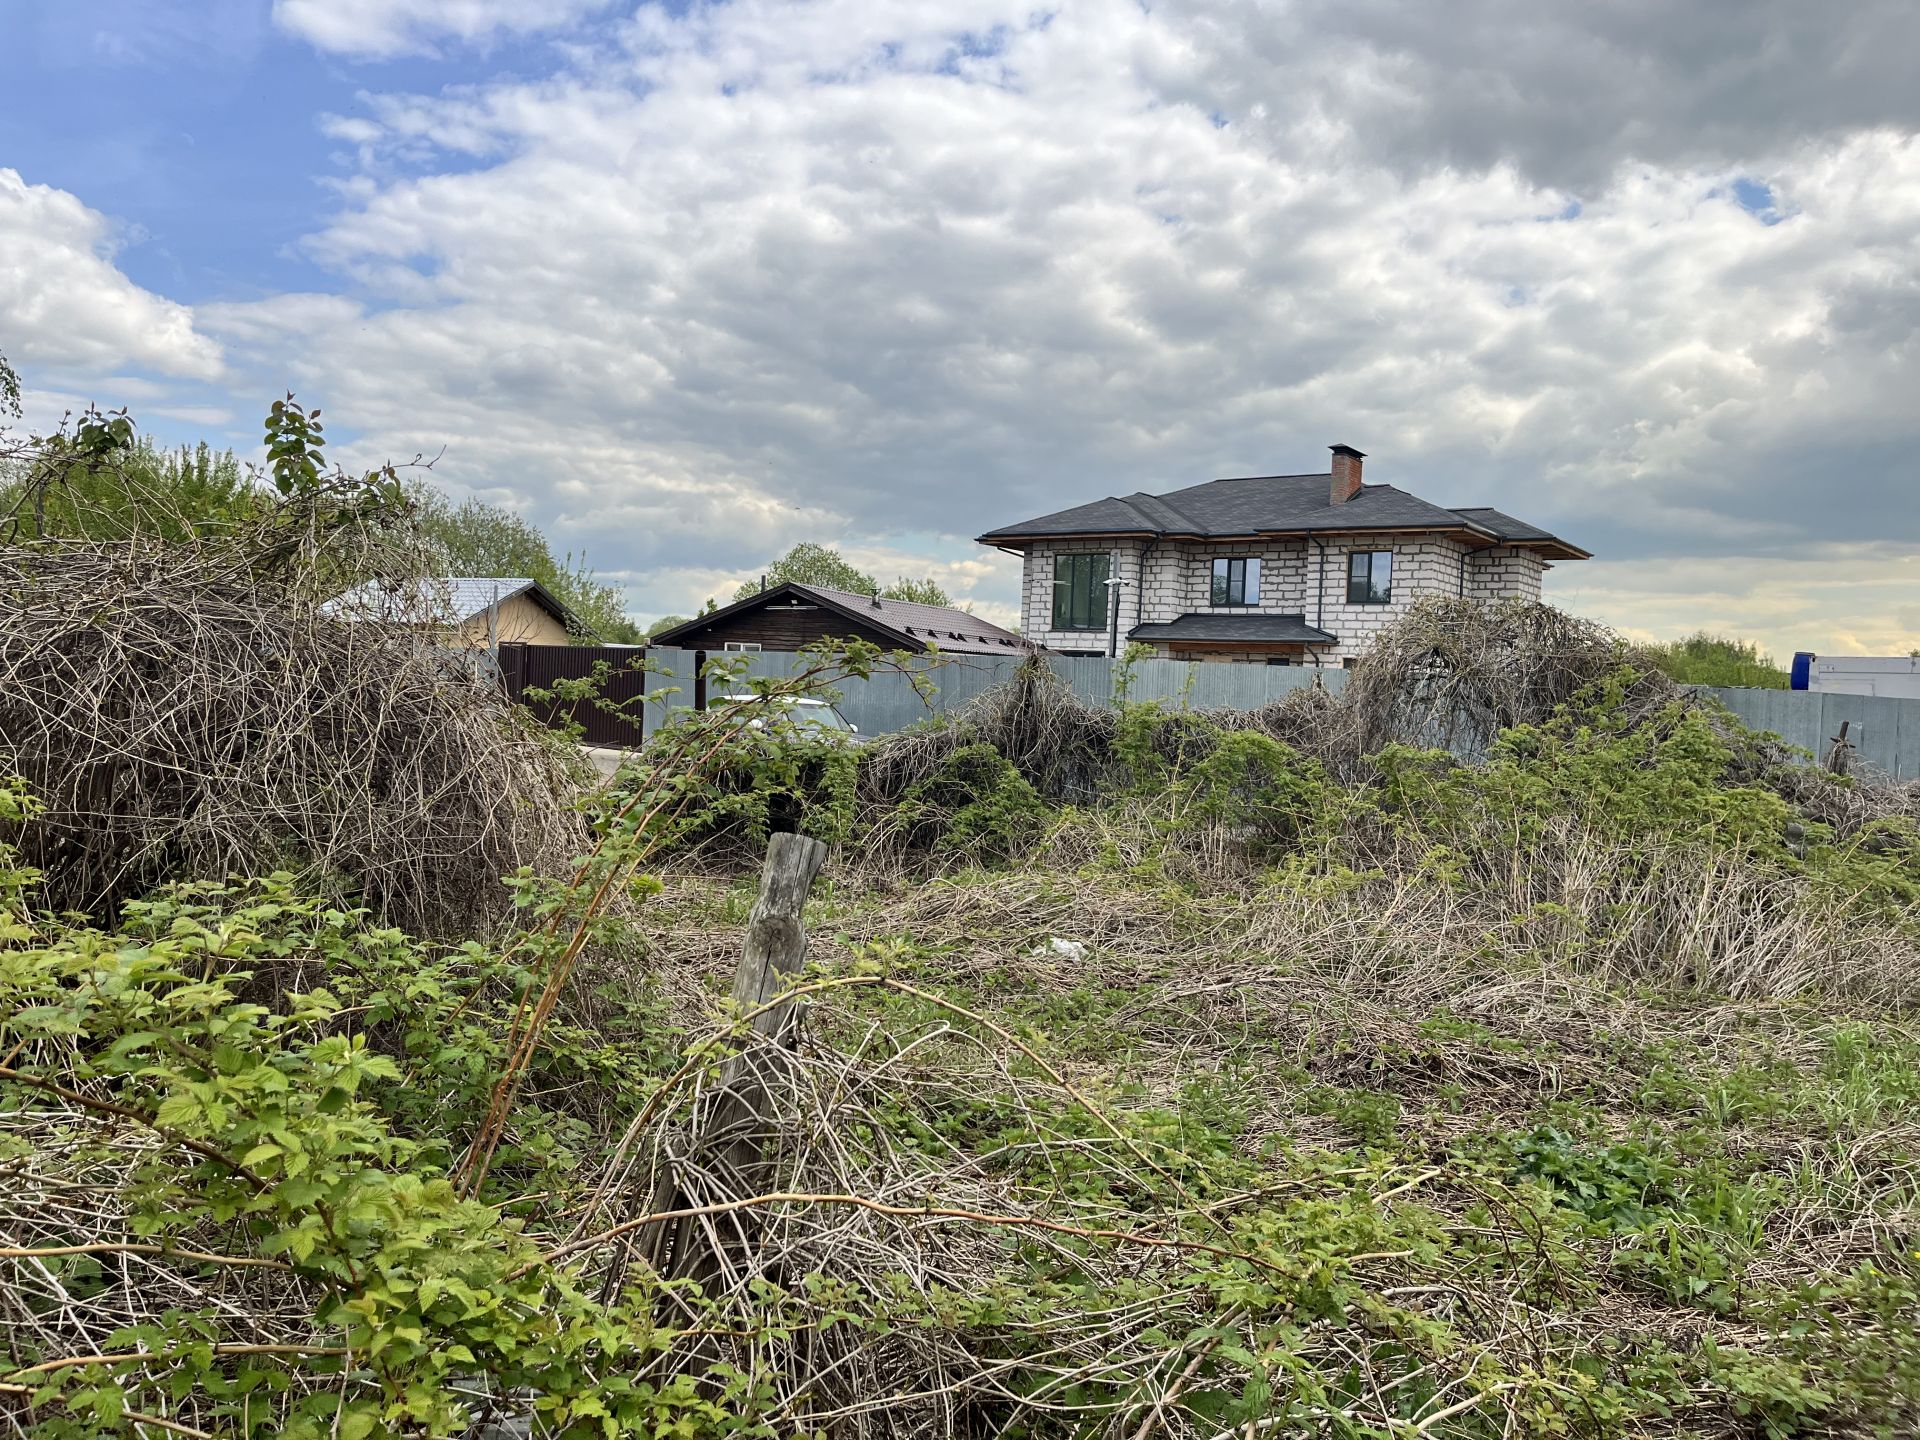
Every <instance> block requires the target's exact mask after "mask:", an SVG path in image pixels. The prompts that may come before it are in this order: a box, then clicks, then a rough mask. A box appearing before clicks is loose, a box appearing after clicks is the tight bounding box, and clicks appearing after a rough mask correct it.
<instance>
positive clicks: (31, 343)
mask: <svg viewBox="0 0 1920 1440" xmlns="http://www.w3.org/2000/svg"><path fill="white" fill-rule="evenodd" d="M113 239H114V236H113V228H112V226H111V224H110V223H109V222H108V220H107V218H106V217H105V216H104V215H101V214H100V213H98V212H97V211H94V210H89V209H88V208H87V207H86V206H85V205H83V204H82V203H81V202H80V201H79V200H78V199H77V198H75V197H74V196H73V195H70V194H68V193H67V192H66V191H64V190H56V189H54V188H53V187H52V186H48V185H29V184H28V183H27V182H26V180H25V179H23V178H22V177H21V175H20V173H19V172H18V171H17V170H10V169H6V168H4V167H0V351H4V352H5V353H6V355H7V356H8V358H9V359H10V360H12V362H13V363H14V365H15V366H16V367H17V368H18V369H20V370H21V372H22V374H23V377H24V378H25V379H26V380H27V381H29V382H32V383H41V381H42V376H43V372H51V373H52V374H53V375H55V376H60V375H67V376H68V377H69V383H71V378H72V377H74V376H79V375H89V374H91V375H108V374H111V373H112V371H113V370H115V369H117V368H118V367H120V366H135V367H139V368H144V369H150V370H154V371H157V372H159V373H160V374H163V375H170V376H179V377H185V378H192V379H210V378H212V377H213V376H215V375H217V374H218V373H219V372H220V368H221V359H220V348H219V346H218V345H217V344H215V343H214V341H213V340H211V339H209V338H208V337H207V336H206V335H203V334H201V333H200V332H199V331H198V330H197V329H196V328H195V326H194V316H193V312H192V311H191V310H189V309H188V308H187V307H186V306H184V305H176V304H174V303H173V302H172V301H170V300H165V299H162V298H161V297H160V296H158V295H155V294H153V293H151V292H150V291H147V290H143V289H141V288H140V287H139V286H138V285H135V284H134V283H133V282H132V281H131V280H129V279H128V278H127V277H126V276H125V275H124V274H122V273H121V272H120V271H119V270H118V269H117V268H116V267H115V266H114V263H113V251H114V245H113Z"/></svg>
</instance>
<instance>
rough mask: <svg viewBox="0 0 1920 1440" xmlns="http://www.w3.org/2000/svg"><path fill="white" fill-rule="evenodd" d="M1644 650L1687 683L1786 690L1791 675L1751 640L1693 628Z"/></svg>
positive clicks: (1669, 673)
mask: <svg viewBox="0 0 1920 1440" xmlns="http://www.w3.org/2000/svg"><path fill="white" fill-rule="evenodd" d="M1647 653H1648V654H1649V655H1650V656H1652V658H1653V661H1654V663H1655V664H1657V665H1658V666H1659V667H1660V668H1661V669H1662V670H1663V671H1665V672H1666V673H1667V674H1668V675H1670V676H1671V677H1672V678H1674V679H1675V680H1678V681H1680V682H1681V683H1682V684H1686V685H1750V686H1753V687H1756V688H1758V689H1762V690H1785V689H1786V688H1787V687H1788V685H1789V684H1790V683H1791V680H1790V677H1789V676H1788V674H1787V672H1786V671H1785V670H1782V669H1781V668H1780V667H1779V666H1778V665H1776V664H1775V663H1774V660H1773V657H1772V656H1771V655H1766V654H1762V653H1761V650H1760V647H1759V646H1758V645H1756V644H1754V643H1753V641H1751V640H1736V639H1732V638H1730V637H1729V636H1725V635H1710V634H1708V633H1707V632H1706V631H1704V630H1700V631H1696V632H1695V633H1694V634H1692V635H1688V636H1686V637H1685V638H1684V639H1680V640H1674V641H1671V642H1669V643H1667V644H1664V645H1653V646H1649V647H1648V650H1647Z"/></svg>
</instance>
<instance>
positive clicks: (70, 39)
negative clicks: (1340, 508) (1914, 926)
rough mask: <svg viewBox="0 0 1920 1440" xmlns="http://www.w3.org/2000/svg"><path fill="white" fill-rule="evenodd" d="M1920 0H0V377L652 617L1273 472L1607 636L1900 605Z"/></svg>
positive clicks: (1772, 622)
mask: <svg viewBox="0 0 1920 1440" xmlns="http://www.w3.org/2000/svg"><path fill="white" fill-rule="evenodd" d="M1915 54H1920V6H1916V5H1914V4H1912V3H1910V0H1854V3H1849V0H1836V3H1833V4H1829V5H1824V6H1812V5H1808V4H1806V3H1805V0H1689V3H1687V4H1685V5H1674V4H1672V3H1670V0H1610V3H1608V4H1605V5H1594V4H1591V3H1584V0H1581V3H1573V0H1524V3H1523V0H1450V3H1448V4H1446V5H1435V4H1433V3H1431V0H1190V3H1186V4H1181V5H1168V6H1157V5H1142V4H1139V3H1124V0H1084V3H1081V0H1061V3H1059V4H1056V5H1054V6H1053V7H1051V8H1044V9H1043V8H1033V7H1031V6H1030V5H1026V4H1017V3H1013V0H893V3H887V4H881V3H875V0H808V3H784V0H731V3H722V4H688V3H685V0H675V3H670V4H667V5H656V4H647V5H636V4H635V3H634V0H89V3H87V4H84V5H82V4H75V3H71V0H0V353H4V354H5V355H6V356H7V357H8V358H9V359H10V361H11V362H12V363H13V364H14V366H15V367H16V368H17V369H18V370H19V372H20V374H21V378H22V380H23V381H24V383H25V386H26V388H27V392H28V393H27V397H26V400H27V420H26V424H27V425H29V426H33V427H39V428H46V427H48V426H51V425H54V424H57V423H58V422H59V420H60V417H61V415H62V414H63V413H64V412H65V411H67V410H69V409H71V408H74V407H77V406H83V405H85V404H88V403H97V404H99V405H102V406H108V407H119V406H122V405H125V406H129V407H131V409H132V411H133V413H134V415H135V417H136V419H137V420H138V421H139V422H140V423H141V425H142V426H143V427H144V428H145V429H147V430H148V431H150V432H151V433H153V434H154V435H155V436H156V437H158V438H159V439H161V440H163V441H167V442H173V441H188V440H197V439H200V438H207V439H210V440H212V441H214V442H215V443H217V444H222V445H233V446H235V447H236V448H238V449H240V450H241V452H242V453H243V454H251V453H254V451H255V450H256V449H257V445H258V437H259V431H258V417H259V416H260V415H261V414H262V413H264V411H265V409H266V406H267V404H268V403H270V401H271V400H272V399H273V398H274V397H275V396H276V395H279V394H283V393H285V392H287V391H289V390H291V391H293V392H295V393H296V394H297V395H298V396H299V398H300V399H301V400H302V401H303V402H304V403H306V404H309V405H318V406H320V407H322V409H323V410H324V412H325V414H326V416H327V418H328V420H329V421H330V427H329V433H330V435H331V436H332V439H333V445H332V451H333V453H334V455H335V458H337V459H339V460H341V461H343V462H344V463H348V464H350V465H356V466H357V465H372V464H377V463H380V462H383V461H387V460H395V461H402V462H404V461H408V460H411V459H413V458H414V457H416V456H426V457H437V458H434V460H433V468H432V472H431V474H432V478H433V480H434V481H435V483H438V484H440V485H441V486H443V487H444V488H446V489H447V490H448V491H449V492H450V493H452V494H454V495H456V496H465V495H468V494H472V495H477V496H479V497H481V498H483V499H485V500H488V501H490V502H493V503H496V504H502V505H507V506H510V507H512V508H514V509H516V510H518V511H521V512H522V513H524V514H525V515H526V516H527V517H528V518H529V519H531V520H533V521H534V522H536V523H537V524H539V525H540V526H541V527H543V528H544V529H545V530H546V531H547V532H548V533H549V535H550V536H551V537H552V538H553V539H554V541H555V543H556V547H557V548H559V549H562V550H570V551H572V552H574V553H576V554H579V553H583V554H584V555H585V556H586V558H587V559H588V561H589V562H590V563H591V564H592V565H593V566H594V567H595V568H596V569H597V570H599V571H600V572H601V573H602V574H603V575H604V576H607V577H609V578H612V579H614V580H615V581H616V582H617V583H620V584H621V585H623V586H624V587H625V588H626V590H627V593H628V595H629V598H630V602H631V606H632V609H633V611H634V613H635V614H636V615H637V616H639V617H640V618H642V619H643V620H644V619H647V618H651V617H653V616H656V615H660V614H664V613H669V612H679V613H686V612H687V611H688V610H689V609H690V608H691V607H695V606H697V605H698V604H699V603H700V602H701V601H703V600H704V599H705V598H706V597H708V596H710V595H717V596H720V597H721V598H723V599H724V598H725V597H727V596H728V595H730V594H731V592H732V590H733V587H734V586H735V585H736V584H737V583H738V582H739V581H740V580H741V579H743V578H746V577H748V576H751V575H753V574H756V573H757V572H758V571H759V570H760V569H762V568H763V567H764V565H765V563H766V562H767V561H768V560H769V559H771V558H773V557H774V556H776V555H778V554H779V553H781V552H782V551H784V550H785V549H787V548H788V547H789V546H790V545H792V544H794V543H795V542H797V541H801V540H813V541H818V542H821V543H825V544H829V545H834V546H837V547H839V548H840V549H841V550H842V551H843V552H845V553H846V554H847V555H848V556H849V557H850V558H852V559H854V560H855V561H857V562H858V563H860V564H861V565H862V566H863V567H865V568H867V569H869V570H872V571H874V572H876V573H878V574H880V575H881V576H882V578H890V577H891V576H893V575H895V574H901V573H907V574H915V575H924V574H931V575H932V576H933V577H934V578H936V579H938V580H939V581H940V582H941V583H942V584H944V585H945V586H946V587H947V589H948V590H949V591H950V592H951V593H953V594H954V595H955V596H956V597H958V598H960V599H962V600H964V601H966V602H968V603H970V604H972V605H973V607H974V608H975V609H976V610H977V611H978V612H979V613H981V614H983V615H985V616H987V617H988V618H992V619H997V620H1002V621H1005V620H1010V619H1012V618H1014V617H1015V615H1016V613H1017V611H1016V606H1017V596H1018V583H1017V582H1018V569H1019V566H1018V560H1017V559H1016V558H1014V557H1011V556H1007V555H1004V554H1002V553H1000V552H998V551H995V550H992V549H988V548H986V547H982V546H980V545H977V544H975V543H974V541H973V537H974V536H976V535H978V534H980V533H981V532H983V531H985V530H988V529H992V528H994V527H996V526H999V525H1003V524H1008V523H1011V522H1013V521H1017V520H1021V519H1024V518H1027V517H1029V516H1032V515H1037V514H1041V513H1045V512H1049V511H1052V510H1057V509H1062V508H1065V507H1066V506H1069V505H1075V504H1079V503H1082V502H1084V501H1087V500H1091V499H1095V498H1098V497H1100V496H1102V495H1107V494H1126V493H1130V492H1132V491H1135V490H1141V489H1144V490H1148V491H1158V490H1170V489H1174V488H1178V487H1181V486H1184V485H1189V484H1193V483H1197V482H1199V481H1202V480H1206V479H1209V478H1212V477H1214V476H1219V475H1236V474H1271V473H1290V472H1300V471H1312V470H1318V469H1322V468H1324V467H1325V465H1326V455H1327V451H1326V447H1327V446H1328V445H1329V444H1333V443H1343V444H1351V445H1356V446H1358V447H1359V448H1360V449H1362V450H1364V451H1366V452H1367V453H1368V456H1369V459H1368V461H1367V479H1368V480H1369V481H1381V482H1389V483H1392V484H1396V485H1399V486H1401V487H1403V488H1405V489H1409V490H1412V491H1414V492H1415V493H1417V494H1419V495H1421V496H1423V497H1425V498H1427V499H1431V500H1434V501H1437V502H1439V503H1441V504H1447V505H1494V506H1498V507H1499V508H1501V509H1504V510H1508V511H1510V512H1512V513H1514V514H1517V515H1520V516H1521V517H1523V518H1525V519H1527V520H1529V521H1532V522H1533V523H1536V524H1540V525H1543V526H1546V527H1547V528H1548V529H1550V530H1553V531H1555V532H1556V533H1558V534H1561V535H1564V536H1566V537H1567V538H1569V539H1571V540H1573V541H1574V542H1576V543H1577V544H1579V545H1581V546H1583V547H1585V548H1586V549H1589V550H1591V551H1593V552H1594V554H1595V557H1596V558H1595V559H1593V560H1591V561H1586V562H1577V563H1574V562H1569V563H1564V564H1561V565H1559V566H1557V567H1556V568H1555V569H1554V570H1553V572H1552V573H1551V574H1550V575H1549V576H1548V581H1547V593H1548V598H1549V599H1550V600H1552V601H1554V602H1555V603H1557V604H1560V605H1563V606H1565V607H1567V608H1569V609H1571V610H1574V611H1575V612H1577V613H1580V614H1583V615H1587V616H1590V617H1592V618H1595V619H1599V620H1602V621H1605V622H1606V623H1608V624H1612V625H1615V626H1618V627H1620V628H1622V629H1623V630H1625V631H1627V632H1628V633H1630V634H1632V635H1634V636H1636V637H1639V638H1648V639H1662V638H1672V637H1675V636H1678V635H1681V634H1684V633H1688V632H1690V631H1693V630H1696V629H1700V628H1706V629H1710V630H1714V631H1719V632H1723V633H1733V634H1738V635H1743V636H1748V637H1751V638H1753V639H1756V640H1758V641H1759V642H1760V643H1761V644H1762V645H1764V646H1765V647H1767V648H1768V649H1770V650H1771V651H1773V652H1774V653H1775V654H1776V655H1784V654H1787V653H1790V652H1791V651H1794V650H1799V649H1809V650H1815V651H1821V652H1827V653H1841V652H1851V653H1868V654H1904V653H1905V652H1906V651H1907V650H1908V649H1909V648H1911V647H1913V646H1916V645H1920V503H1916V498H1917V495H1916V486H1917V482H1920V464H1917V463H1916V459H1915V457H1916V454H1920V339H1916V336H1917V335H1920V86H1916V85H1915V84H1914V83H1913V82H1912V76H1911V58H1912V57H1913V56H1914V55H1915Z"/></svg>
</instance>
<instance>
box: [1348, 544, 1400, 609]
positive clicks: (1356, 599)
mask: <svg viewBox="0 0 1920 1440" xmlns="http://www.w3.org/2000/svg"><path fill="white" fill-rule="evenodd" d="M1392 599H1393V552H1392V551H1391V550H1356V551H1354V552H1353V553H1352V554H1351V555H1349V556H1347V603H1348V604H1349V605H1385V604H1386V603H1387V602H1388V601H1390V600H1392Z"/></svg>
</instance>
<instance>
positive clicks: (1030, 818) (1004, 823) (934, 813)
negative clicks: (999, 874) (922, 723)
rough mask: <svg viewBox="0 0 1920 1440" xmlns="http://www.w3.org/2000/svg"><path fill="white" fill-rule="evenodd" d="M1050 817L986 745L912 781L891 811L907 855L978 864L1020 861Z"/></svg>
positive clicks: (963, 748)
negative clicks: (920, 853) (914, 853)
mask: <svg viewBox="0 0 1920 1440" xmlns="http://www.w3.org/2000/svg"><path fill="white" fill-rule="evenodd" d="M1051 814H1052V812H1051V811H1050V810H1049V808H1048V806H1047V803H1046V802H1045V801H1044V800H1042V799H1041V798H1040V794H1039V792H1038V791H1036V790H1035V789H1034V788H1033V786H1032V785H1030V784H1028V783H1027V780H1026V777H1024V776H1023V775H1021V773H1020V772H1019V771H1018V770H1016V769H1015V768H1014V767H1013V764H1012V762H1011V761H1009V760H1008V759H1007V757H1006V756H1004V755H1002V754H1001V753H1000V752H999V751H998V750H996V749H994V747H993V746H991V745H988V744H985V743H975V744H972V745H963V746H961V747H960V748H959V749H958V750H955V751H954V752H953V753H952V754H951V755H948V756H947V757H946V758H945V759H943V760H942V761H941V762H940V764H939V766H938V767H937V768H936V769H935V770H934V771H933V772H932V773H931V774H929V775H927V776H925V777H924V778H922V779H919V780H916V781H914V783H913V784H911V785H909V786H908V787H907V789H906V792H905V793H904V794H903V795H902V796H901V797H900V800H899V802H898V804H897V805H896V806H895V807H894V821H895V823H896V824H897V825H898V826H899V827H900V829H901V832H902V834H903V835H904V838H905V842H906V845H907V847H908V848H909V849H911V850H919V851H924V852H927V853H930V854H934V855H940V856H949V857H957V858H962V859H966V860H970V861H973V862H975V863H977V864H1003V863H1006V862H1008V861H1012V860H1015V859H1018V858H1019V857H1020V856H1022V855H1024V854H1025V853H1027V851H1028V850H1029V849H1031V848H1032V846H1033V845H1034V844H1035V843H1036V842H1037V841H1038V840H1039V839H1040V837H1041V835H1043V834H1044V833H1045V831H1046V828H1047V824H1048V822H1049V820H1050V819H1051Z"/></svg>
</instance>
